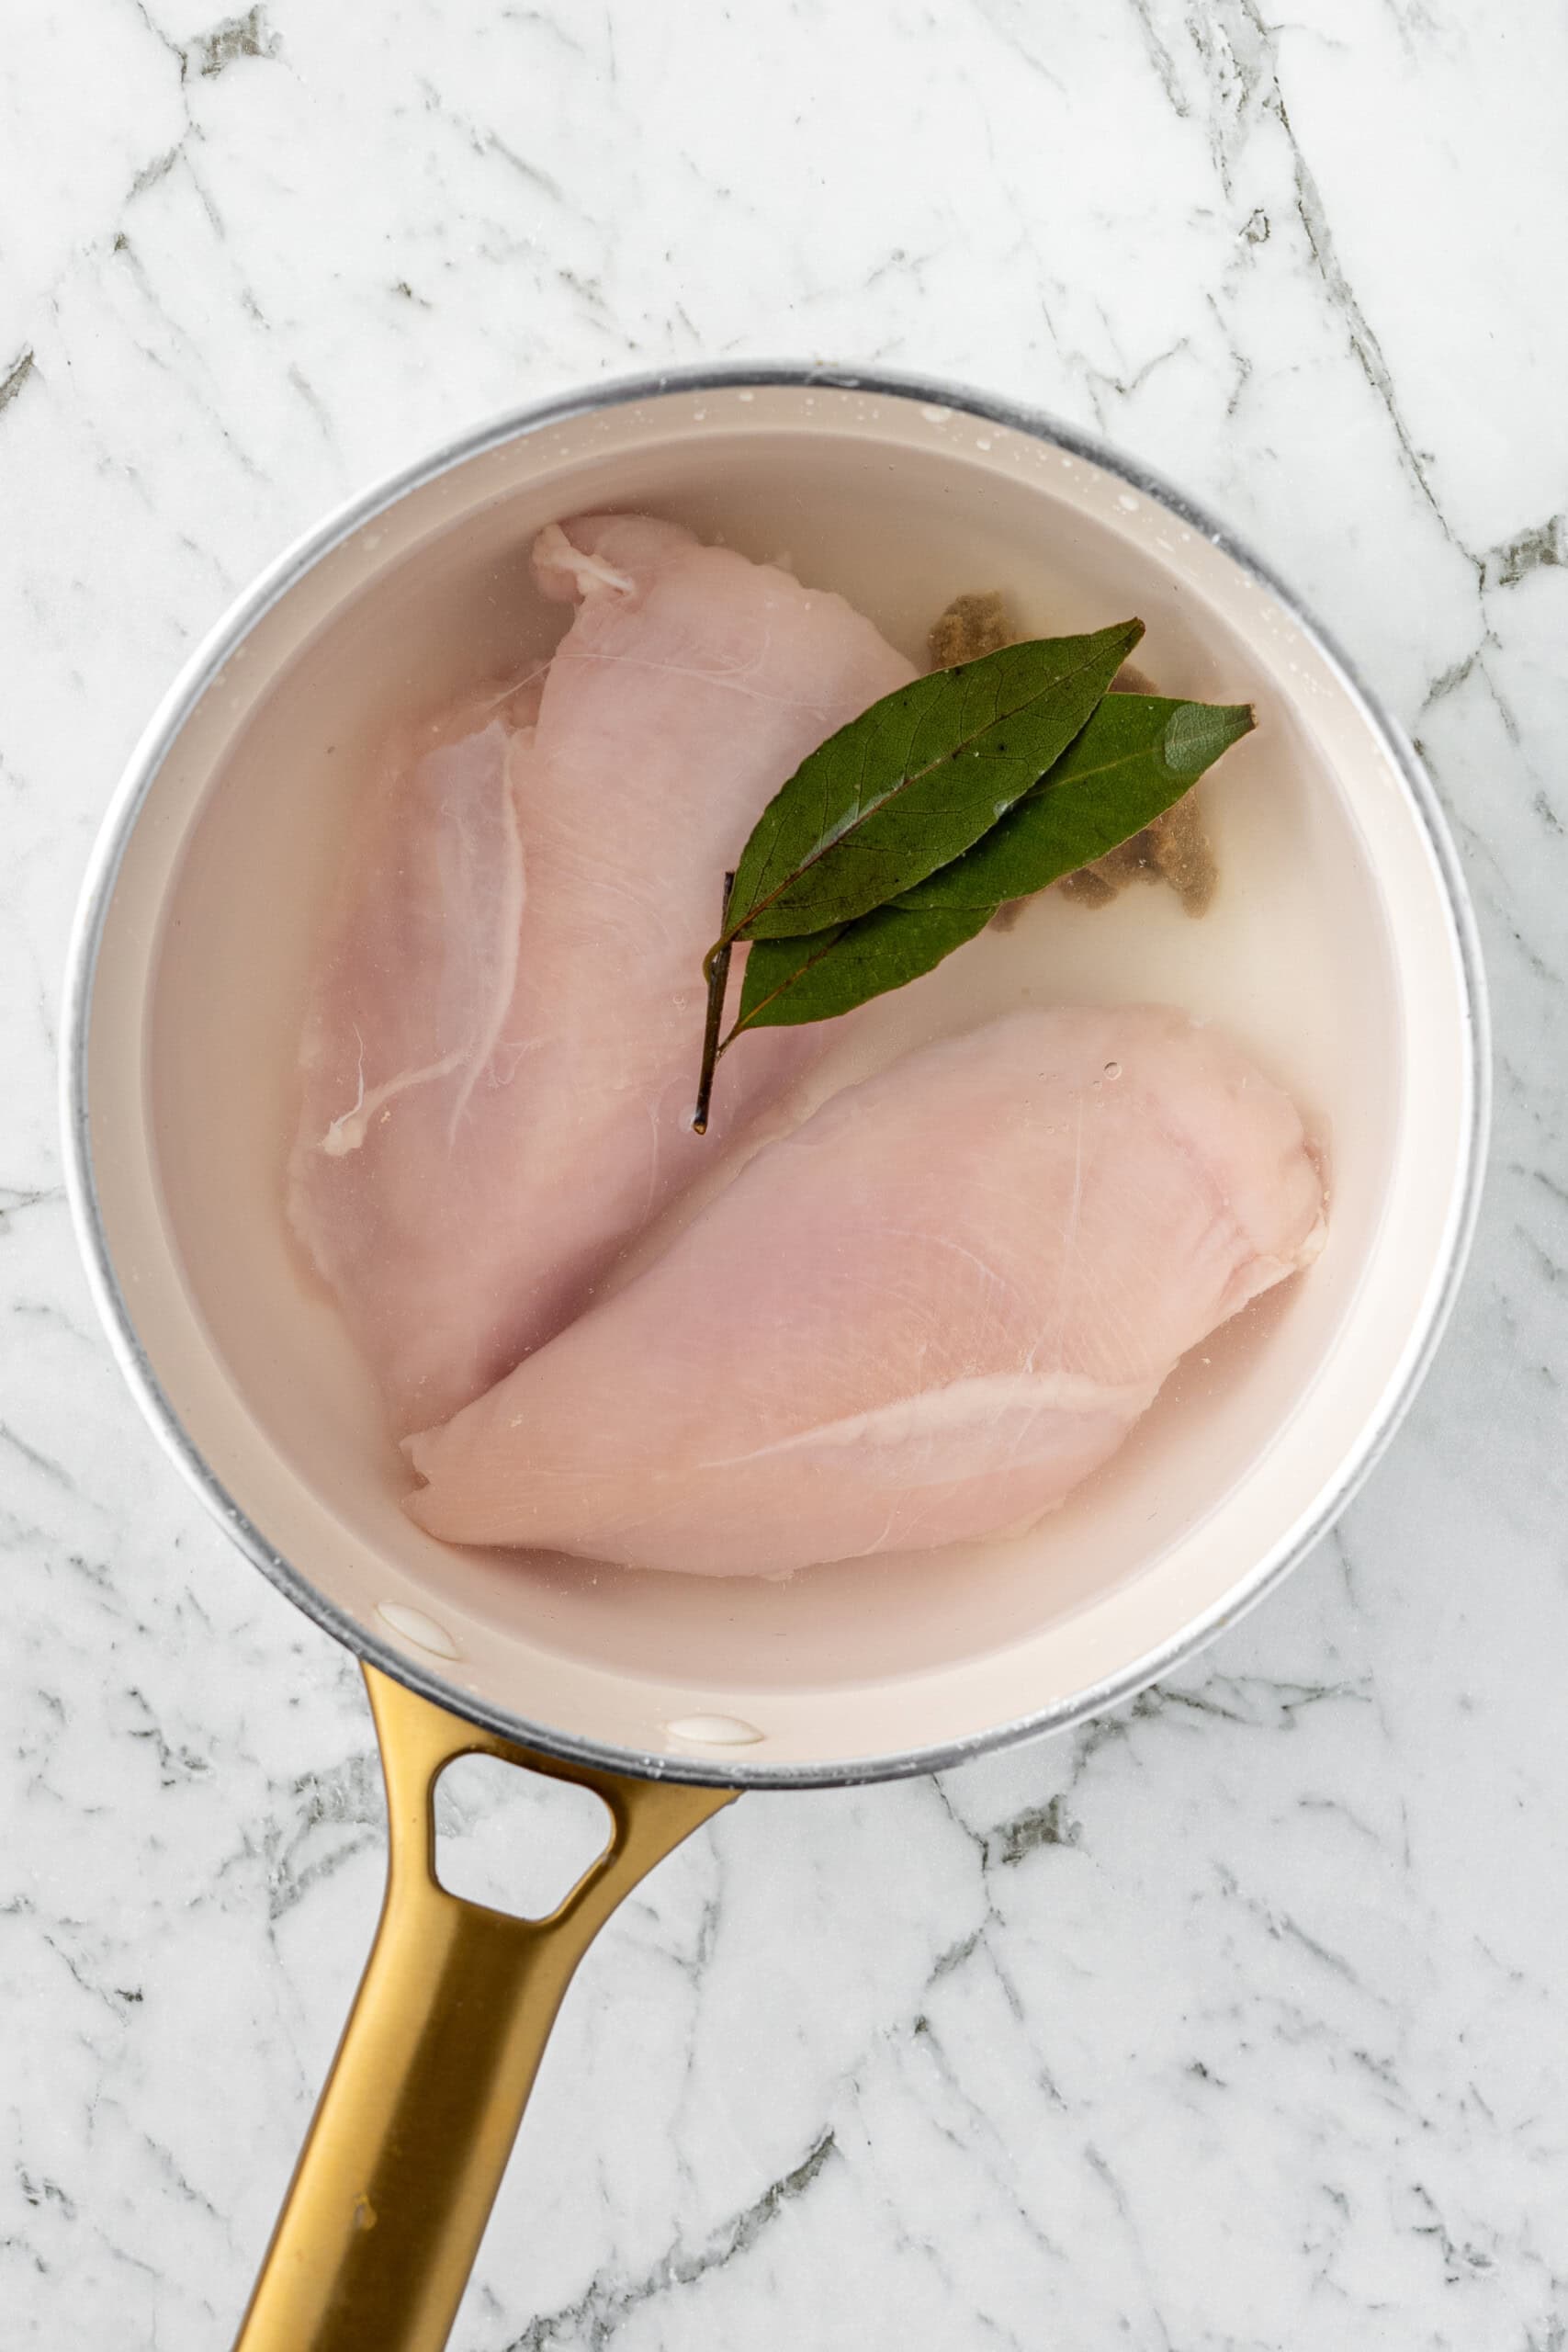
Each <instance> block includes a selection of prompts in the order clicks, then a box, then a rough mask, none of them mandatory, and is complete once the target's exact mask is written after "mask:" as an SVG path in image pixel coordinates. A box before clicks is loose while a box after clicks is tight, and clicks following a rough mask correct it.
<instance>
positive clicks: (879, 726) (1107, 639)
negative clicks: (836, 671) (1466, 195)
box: [714, 620, 1144, 952]
mask: <svg viewBox="0 0 1568 2352" xmlns="http://www.w3.org/2000/svg"><path fill="white" fill-rule="evenodd" d="M1143 633H1144V625H1143V623H1142V622H1141V621H1137V620H1133V621H1123V622H1121V623H1119V624H1118V625H1117V626H1116V627H1115V628H1103V629H1096V630H1094V631H1093V632H1092V633H1091V634H1089V635H1088V636H1083V637H1055V638H1036V639H1031V640H1029V641H1028V642H1026V643H1024V644H1021V645H1009V646H1004V647H1003V648H1001V650H999V651H998V652H995V653H988V654H986V655H984V656H983V657H982V658H981V659H980V660H979V661H976V662H963V663H961V664H960V665H959V666H958V667H957V668H956V669H952V670H938V671H935V672H933V673H932V674H931V676H929V677H925V678H916V679H915V680H913V682H912V683H911V684H909V685H908V686H901V687H899V688H898V689H897V692H895V693H893V694H891V695H884V697H883V698H882V700H881V701H880V702H876V703H874V704H873V705H872V707H871V708H870V709H869V710H867V711H863V713H862V715H861V716H860V718H854V719H852V720H851V721H850V723H849V725H848V726H847V727H841V728H840V729H839V731H838V733H837V734H836V735H830V736H829V738H828V741H826V742H825V743H823V744H822V745H821V746H820V747H819V748H818V750H817V751H815V752H812V753H811V754H810V756H809V757H808V758H807V759H806V760H805V761H803V763H801V765H800V766H799V767H798V768H797V769H796V770H795V775H793V776H792V777H791V778H790V780H789V782H788V783H787V784H786V785H784V786H783V788H782V789H781V790H780V791H779V792H777V793H775V795H774V796H773V799H772V800H771V801H770V802H769V803H768V806H767V807H766V809H763V811H762V814H761V817H760V818H759V819H758V820H757V823H756V826H755V828H754V830H753V831H752V834H751V837H750V841H749V842H747V844H746V847H745V848H744V850H743V851H742V852H741V854H740V858H739V864H738V865H737V866H736V870H735V888H734V890H733V892H732V894H731V897H730V903H729V913H728V919H727V922H726V926H725V932H724V936H723V939H721V940H720V941H719V942H717V943H716V946H719V945H723V944H724V942H725V941H727V940H731V939H754V940H756V939H780V938H790V937H795V936H797V935H799V934H800V933H809V932H817V931H822V930H825V929H828V928H829V927H830V926H831V925H833V924H835V923H842V922H852V921H853V920H854V919H855V918H856V917H858V916H862V915H865V914H868V913H869V912H870V911H871V910H872V909H873V908H874V907H881V906H884V905H886V902H887V901H888V900H889V899H892V898H895V897H897V894H898V893H899V892H900V891H902V890H907V889H908V888H910V887H911V886H912V885H914V884H915V883H918V882H920V881H923V880H924V879H925V877H926V876H928V875H930V874H932V873H934V872H935V871H936V870H937V869H938V868H939V867H942V866H944V865H949V864H951V862H952V861H953V859H954V858H956V857H959V856H960V855H962V854H963V853H964V851H965V850H967V849H969V848H970V847H971V846H972V845H973V843H975V842H977V841H978V840H979V839H980V837H981V835H982V834H984V833H986V832H987V831H989V830H990V829H991V827H993V826H994V825H995V824H996V823H997V821H998V818H1001V817H1004V816H1005V815H1006V814H1007V812H1008V810H1009V809H1011V808H1012V807H1013V806H1014V804H1015V803H1016V802H1017V801H1018V800H1019V799H1021V797H1022V796H1023V795H1024V794H1025V793H1027V792H1030V791H1032V789H1033V787H1034V786H1036V785H1037V784H1038V783H1039V781H1040V778H1041V777H1042V776H1043V775H1044V774H1045V772H1046V770H1047V769H1048V768H1049V767H1050V766H1051V764H1052V763H1053V762H1054V761H1055V760H1056V759H1058V758H1059V757H1060V755H1061V753H1062V752H1064V751H1066V748H1067V746H1068V744H1069V743H1071V741H1073V738H1074V737H1075V736H1076V735H1077V733H1078V731H1079V729H1081V728H1082V727H1083V725H1084V723H1085V721H1086V720H1087V719H1088V718H1089V715H1090V714H1091V712H1092V711H1093V710H1094V709H1095V708H1096V707H1097V706H1098V705H1099V704H1100V702H1101V701H1102V700H1103V698H1104V695H1105V694H1106V691H1107V689H1108V688H1109V686H1110V684H1111V679H1112V678H1113V677H1114V676H1115V674H1116V673H1117V671H1118V670H1119V669H1120V667H1121V665H1122V662H1123V661H1124V659H1125V658H1126V656H1127V654H1128V653H1129V652H1130V651H1131V650H1132V648H1133V647H1134V645H1135V644H1136V643H1137V641H1138V639H1139V638H1141V637H1142V635H1143ZM714 952H716V951H714Z"/></svg>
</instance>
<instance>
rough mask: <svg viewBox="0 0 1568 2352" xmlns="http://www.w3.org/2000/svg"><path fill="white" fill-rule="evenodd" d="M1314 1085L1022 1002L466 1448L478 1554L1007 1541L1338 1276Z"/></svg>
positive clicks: (1187, 1031)
mask: <svg viewBox="0 0 1568 2352" xmlns="http://www.w3.org/2000/svg"><path fill="white" fill-rule="evenodd" d="M1322 1230H1323V1227H1322V1188H1321V1185H1320V1183H1319V1181H1318V1175H1317V1171H1316V1169H1315V1168H1314V1164H1313V1161H1312V1159H1310V1158H1309V1156H1308V1153H1307V1150H1306V1147H1305V1143H1304V1140H1303V1134H1302V1125H1301V1121H1300V1119H1299V1118H1298V1117H1297V1115H1296V1113H1295V1110H1294V1108H1293V1107H1292V1104H1291V1103H1290V1101H1289V1100H1288V1098H1287V1097H1286V1096H1285V1095H1283V1094H1282V1093H1280V1091H1279V1089H1278V1088H1277V1087H1275V1086H1272V1085H1270V1084H1269V1081H1268V1080H1266V1079H1264V1078H1262V1077H1260V1076H1259V1074H1258V1071H1257V1070H1256V1069H1253V1067H1252V1065H1251V1064H1250V1063H1249V1062H1248V1061H1247V1060H1246V1059H1245V1058H1244V1057H1243V1056H1242V1055H1241V1053H1240V1052H1239V1051H1238V1050H1237V1049H1236V1047H1235V1046H1233V1045H1231V1044H1229V1043H1228V1042H1227V1041H1226V1039H1225V1038H1224V1037H1223V1036H1221V1035H1218V1034H1217V1033H1216V1032H1214V1031H1213V1030H1212V1029H1207V1028H1200V1027H1198V1026H1196V1025H1195V1024H1194V1023H1191V1022H1190V1021H1189V1020H1188V1019H1187V1017H1186V1016H1185V1015H1184V1014H1182V1013H1179V1012H1171V1011H1168V1010H1166V1009H1163V1008H1160V1007H1155V1006H1134V1007H1131V1008H1126V1007H1123V1008H1119V1009H1115V1010H1094V1009H1089V1008H1072V1007H1069V1008H1065V1009H1061V1010H1057V1011H1054V1012H1018V1013H1012V1014H1009V1015H1008V1016H1007V1017H1006V1018H1005V1019H1002V1020H999V1021H997V1022H994V1023H991V1024H990V1025H989V1026H987V1027H986V1028H984V1029H981V1030H979V1031H977V1032H976V1033H975V1034H974V1035H969V1036H964V1037H959V1038H956V1039H953V1040H951V1041H949V1042H947V1043H944V1044H942V1045H937V1046H927V1047H925V1048H924V1049H923V1050H921V1051H919V1052H918V1053H914V1054H911V1055H909V1056H908V1057H906V1058H905V1059H904V1060H902V1061H900V1062H897V1063H895V1064H894V1065H893V1066H892V1067H891V1068H890V1069H886V1070H884V1071H882V1072H881V1073H880V1074H879V1075H877V1076H876V1077H874V1078H870V1079H867V1080H863V1082H862V1083H861V1084H860V1085H858V1086H852V1087H850V1088H848V1089H846V1090H845V1091H843V1092H842V1093H840V1094H838V1095H836V1096H834V1097H833V1098H832V1099H831V1100H830V1101H829V1102H828V1103H826V1104H825V1105H824V1106H823V1107H822V1109H820V1110H819V1111H818V1112H817V1113H816V1114H815V1115H814V1116H813V1117H811V1118H809V1119H807V1121H806V1122H805V1123H804V1125H801V1126H799V1127H798V1128H796V1130H795V1133H794V1134H793V1135H791V1136H788V1137H787V1138H785V1139H783V1140H780V1141H776V1142H773V1143H771V1144H768V1145H767V1146H765V1147H764V1148H763V1149H762V1150H761V1151H760V1152H758V1153H757V1155H756V1156H755V1157H754V1158H753V1159H750V1160H749V1161H748V1162H747V1163H746V1165H745V1166H744V1167H743V1168H742V1169H741V1170H740V1172H739V1174H738V1175H737V1177H736V1178H735V1181H734V1182H733V1183H731V1184H730V1185H729V1186H728V1189H727V1190H726V1191H724V1192H723V1193H720V1194H719V1195H718V1197H717V1198H716V1200H714V1201H713V1202H712V1203H710V1204H709V1205H708V1206H707V1207H706V1208H705V1210H704V1211H703V1212H702V1214H701V1215H700V1216H698V1217H696V1218H695V1219H694V1221H693V1223H692V1224H690V1225H689V1226H688V1227H686V1228H685V1230H684V1231H683V1232H682V1234H681V1235H680V1236H679V1237H678V1238H676V1239H675V1240H674V1241H673V1242H672V1244H671V1248H670V1250H669V1251H668V1252H667V1254H666V1255H665V1256H664V1257H662V1258H660V1259H659V1260H658V1261H655V1263H654V1264H652V1265H651V1266H650V1267H649V1268H648V1270H647V1271H646V1272H643V1273H641V1274H640V1275H638V1276H637V1279H636V1280H635V1281H633V1282H631V1283H628V1284H627V1285H626V1288H625V1289H624V1290H623V1291H621V1292H620V1293H619V1295H616V1296H615V1297H612V1298H607V1299H605V1300H604V1302H603V1303H602V1304H601V1305H600V1306H596V1307H595V1308H594V1309H592V1312H590V1313H589V1314H588V1315H586V1316H585V1317H583V1319H582V1320H581V1322H580V1323H576V1324H574V1325H573V1326H572V1328H571V1329H570V1330H568V1331H565V1332H563V1333H562V1334H561V1336H560V1337H559V1338H558V1340H553V1341H552V1342H551V1344H550V1345H549V1346H548V1347H547V1348H545V1349H542V1350H541V1351H540V1352H539V1353H538V1354H537V1355H536V1356H534V1357H533V1358H531V1359H530V1361H529V1362H528V1363H525V1364H524V1365H522V1366H521V1367H520V1369H519V1370H518V1371H516V1372H514V1373H513V1374H512V1376H511V1378H510V1379H508V1380H504V1381H502V1384H501V1385H500V1386H499V1387H498V1388H495V1389H493V1390H492V1391H491V1394H490V1395H489V1396H488V1397H481V1398H480V1399H479V1402H478V1403H477V1404H474V1405H470V1406H469V1407H468V1409H467V1411H465V1412H462V1413H460V1414H458V1416H457V1419H456V1420H454V1421H453V1422H452V1423H451V1424H450V1426H449V1427H447V1428H446V1429H443V1430H434V1431H432V1432H428V1433H427V1434H425V1435H423V1436H422V1437H418V1438H414V1439H412V1440H411V1441H410V1442H409V1445H408V1447H407V1449H406V1450H407V1452H408V1453H409V1454H410V1455H411V1458H412V1461H413V1464H414V1465H415V1467H416V1468H417V1469H418V1470H419V1471H420V1472H421V1473H422V1474H423V1476H424V1477H425V1478H426V1479H427V1480H428V1482H429V1483H428V1485H426V1486H425V1487H424V1488H423V1490H422V1491H421V1492H420V1493H418V1494H416V1495H414V1496H412V1498H410V1501H409V1505H408V1508H409V1510H411V1511H412V1515H413V1517H414V1518H415V1519H416V1520H417V1521H419V1523H420V1525H421V1526H422V1527H425V1528H428V1529H429V1530H430V1531H431V1532H432V1533H434V1534H436V1535H441V1536H446V1537H448V1538H450V1539H451V1540H453V1541H455V1542H457V1543H472V1544H528V1545H531V1546H534V1547H536V1548H540V1549H551V1550H559V1551H566V1552H576V1553H582V1554H585V1555H588V1556H590V1557H596V1558H600V1559H604V1560H615V1561H623V1562H626V1563H629V1564H631V1565H633V1566H641V1567H652V1568H684V1569H689V1570H692V1571H694V1572H696V1573H698V1574H703V1575H709V1576H719V1575H725V1574H745V1573H758V1574H773V1575H777V1574H781V1573H784V1572H787V1571H788V1570H790V1569H792V1568H798V1567H804V1566H807V1565H808V1564H809V1563H811V1562H813V1561H819V1560H834V1559H844V1558H850V1557H856V1556H859V1555H863V1554H865V1553H871V1552H883V1551H895V1550H903V1549H908V1548H912V1547H919V1548H923V1547H926V1546H930V1545H933V1544H948V1543H953V1542H954V1541H956V1540H958V1539H960V1538H969V1537H978V1536H985V1535H990V1534H995V1533H998V1532H1002V1531H1005V1530H1009V1529H1013V1528H1017V1527H1019V1526H1021V1525H1025V1524H1028V1523H1029V1522H1031V1521H1033V1520H1035V1519H1038V1518H1039V1517H1041V1516H1042V1515H1043V1513H1044V1512H1046V1511H1048V1510H1051V1509H1052V1508H1053V1507H1054V1506H1055V1504H1057V1503H1059V1502H1060V1501H1061V1499H1062V1498H1063V1497H1064V1496H1065V1495H1066V1493H1067V1492H1068V1490H1069V1489H1070V1488H1071V1487H1074V1486H1075V1485H1076V1484H1077V1481H1078V1480H1079V1479H1080V1478H1082V1477H1083V1476H1086V1474H1087V1473H1088V1472H1089V1471H1090V1470H1093V1469H1095V1468H1096V1467H1097V1466H1098V1465H1099V1464H1100V1463H1102V1462H1104V1461H1105V1460H1106V1459H1107V1457H1108V1456H1109V1455H1110V1454H1111V1453H1114V1451H1115V1449H1116V1448H1117V1446H1118V1445H1120V1444H1121V1442H1122V1439H1123V1438H1124V1437H1125V1436H1126V1434H1127V1431H1128V1430H1130V1429H1131V1427H1132V1426H1133V1423H1134V1421H1135V1420H1136V1419H1137V1418H1138V1416H1139V1414H1140V1413H1142V1412H1143V1411H1144V1410H1145V1407H1147V1405H1148V1404H1149V1403H1150V1401H1151V1400H1152V1398H1153V1397H1154V1396H1155V1394H1156V1390H1157V1389H1158V1388H1159V1385H1160V1384H1161V1382H1162V1381H1163V1380H1164V1379H1165V1377H1166V1375H1167V1374H1168V1373H1169V1372H1170V1370H1171V1368H1172V1366H1173V1365H1174V1364H1175V1363H1176V1361H1177V1359H1178V1357H1179V1356H1180V1355H1182V1354H1183V1353H1184V1352H1185V1351H1186V1350H1187V1349H1189V1348H1190V1347H1192V1346H1194V1345H1195V1344H1196V1342H1197V1341H1199V1340H1201V1339H1202V1338H1203V1337H1204V1336H1205V1334H1206V1333H1208V1332H1210V1331H1212V1330H1213V1328H1214V1326H1215V1325H1216V1324H1218V1323H1223V1322H1224V1320H1225V1318H1226V1317H1227V1316H1231V1315H1234V1314H1235V1312H1236V1310H1237V1308H1238V1307H1241V1306H1245V1305H1246V1304H1247V1300H1248V1299H1250V1298H1252V1297H1255V1296H1256V1295H1257V1294H1258V1292H1259V1291H1262V1290H1267V1289H1268V1288H1269V1285H1270V1284H1271V1283H1277V1282H1280V1281H1281V1280H1282V1279H1283V1278H1284V1276H1285V1275H1287V1274H1289V1273H1292V1272H1294V1271H1295V1269H1296V1268H1297V1267H1300V1266H1303V1265H1305V1264H1306V1263H1307V1262H1308V1261H1309V1260H1310V1259H1312V1258H1313V1257H1314V1256H1315V1255H1316V1253H1317V1250H1318V1249H1319V1247H1320V1245H1321V1240H1322Z"/></svg>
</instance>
